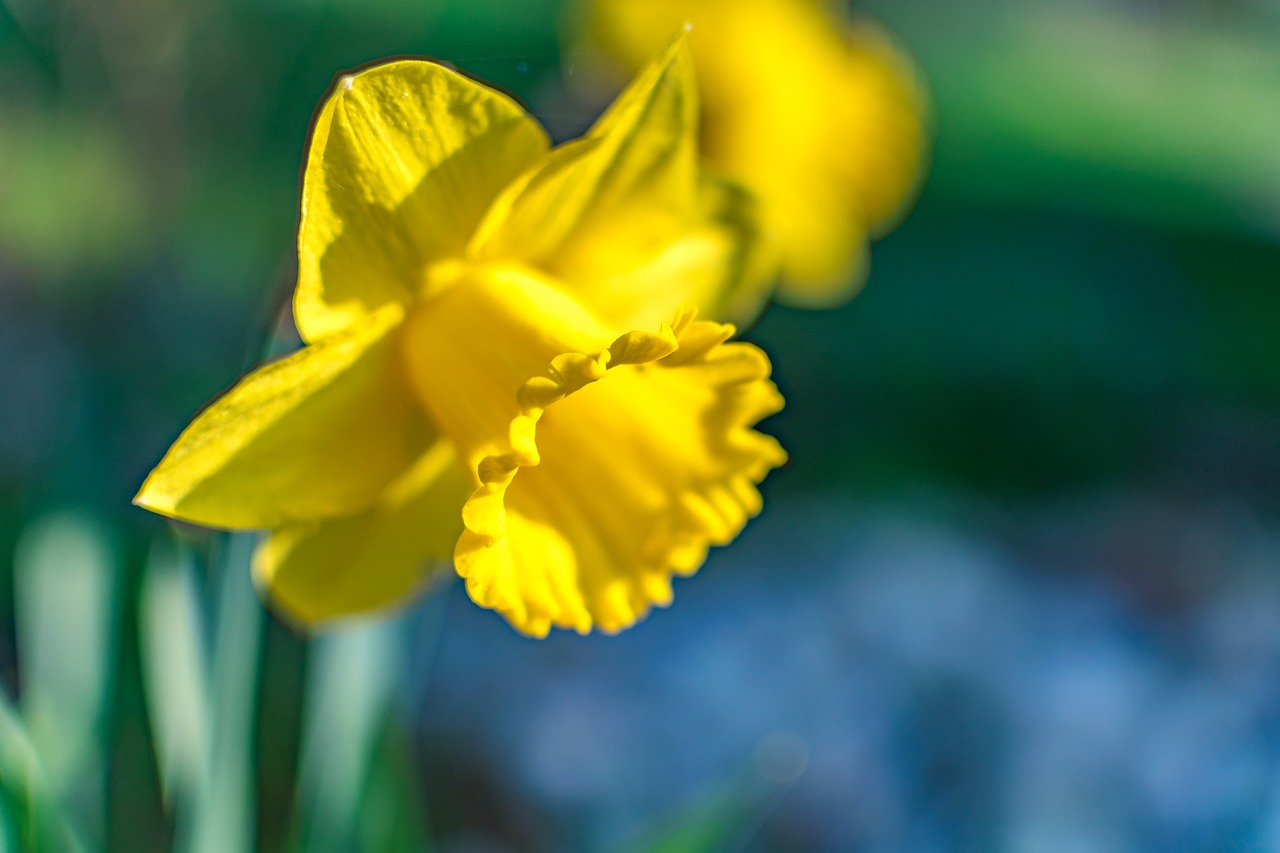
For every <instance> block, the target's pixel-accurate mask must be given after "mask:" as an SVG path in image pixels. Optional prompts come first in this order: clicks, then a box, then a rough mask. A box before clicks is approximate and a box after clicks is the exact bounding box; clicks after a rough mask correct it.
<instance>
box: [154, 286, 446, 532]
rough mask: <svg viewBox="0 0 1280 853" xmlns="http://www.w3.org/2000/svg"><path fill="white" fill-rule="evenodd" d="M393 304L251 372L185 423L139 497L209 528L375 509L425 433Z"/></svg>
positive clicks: (265, 524)
mask: <svg viewBox="0 0 1280 853" xmlns="http://www.w3.org/2000/svg"><path fill="white" fill-rule="evenodd" d="M402 317H403V314H402V312H401V310H400V309H399V308H398V307H395V306H389V307H387V308H384V309H383V310H382V311H380V312H379V313H377V314H374V315H372V316H371V317H370V318H369V319H368V320H367V322H365V323H363V324H361V325H359V326H356V327H353V328H351V329H349V330H347V331H345V332H342V333H340V334H335V335H331V336H329V337H327V338H324V339H323V340H321V341H319V342H317V343H314V344H312V345H310V346H308V347H305V348H303V349H302V350H299V351H298V352H296V353H294V354H292V355H290V356H288V357H286V358H283V359H281V360H279V361H274V362H270V363H268V364H266V365H264V366H262V367H259V368H257V369H255V370H254V371H253V372H251V373H249V374H248V375H247V376H245V377H244V378H243V379H242V380H240V382H239V383H238V384H237V385H235V387H233V388H232V389H231V390H230V391H228V392H227V393H226V394H225V395H223V396H222V397H221V398H219V399H218V400H217V401H215V402H214V403H212V404H211V405H210V406H209V407H208V408H207V409H205V410H204V411H203V412H202V413H201V414H200V415H199V417H197V418H196V419H195V421H194V422H193V423H192V424H191V425H190V426H188V427H187V428H186V430H184V431H183V433H182V435H180V436H179V437H178V440H177V441H176V442H174V444H173V447H171V448H170V449H169V452H168V453H167V454H166V455H165V457H164V459H163V460H162V461H161V462H160V464H159V465H158V466H156V469H155V470H154V471H152V472H151V474H150V476H148V477H147V480H146V482H145V483H144V484H143V486H142V489H141V490H140V491H139V492H138V495H137V497H135V498H134V503H137V504H139V505H141V506H144V507H146V508H147V509H150V510H152V511H154V512H158V513H161V514H163V515H168V516H171V517H173V518H178V519H182V520H184V521H190V522H194V523H196V524H204V525H208V526H211V527H230V528H258V527H273V526H276V525H278V524H281V523H283V522H286V521H290V520H294V519H303V518H314V517H328V516H335V515H344V514H348V513H352V512H356V511H359V510H361V509H364V508H365V507H367V506H369V505H370V504H371V503H372V502H373V501H374V500H375V499H376V498H377V497H378V495H379V494H380V493H381V492H382V490H383V488H384V487H385V486H386V484H387V483H388V482H389V481H390V480H391V479H392V477H394V476H395V475H396V474H397V473H399V472H400V471H402V470H404V468H405V467H406V466H408V465H409V464H410V463H411V462H412V460H413V458H414V451H415V448H416V447H420V446H422V444H423V443H425V442H426V441H427V434H428V432H429V427H428V426H427V425H426V423H425V422H424V420H423V418H422V417H421V415H420V414H419V413H418V412H417V411H416V409H415V407H414V406H413V405H412V404H411V403H410V402H409V397H408V396H407V394H406V389H405V386H404V384H403V380H402V379H401V371H400V367H399V364H398V361H397V349H396V346H395V337H396V330H397V328H398V326H399V321H400V320H401V319H402Z"/></svg>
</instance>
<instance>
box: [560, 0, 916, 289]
mask: <svg viewBox="0 0 1280 853" xmlns="http://www.w3.org/2000/svg"><path fill="white" fill-rule="evenodd" d="M581 2H582V3H583V4H584V16H583V17H584V22H583V31H584V33H585V41H586V43H587V45H588V46H589V47H592V48H596V50H593V51H588V53H587V54H586V58H588V59H589V58H590V57H591V56H592V55H596V54H598V53H600V52H601V51H603V53H604V54H606V55H608V56H611V57H613V59H614V60H615V61H617V62H619V63H621V65H622V66H623V67H636V66H637V65H638V64H639V63H641V62H642V61H643V60H644V58H645V57H646V56H647V54H648V52H649V51H651V50H652V49H653V48H654V46H655V45H657V44H660V43H661V41H662V39H663V38H665V36H666V34H667V33H668V32H670V31H671V29H672V28H673V27H676V26H679V25H680V24H681V23H682V22H686V21H687V22H690V23H692V25H693V26H692V34H691V37H690V46H691V49H692V52H693V57H694V63H695V65H696V67H697V72H698V80H699V83H700V85H701V87H702V99H703V111H704V116H703V136H702V146H703V153H704V155H705V157H706V158H707V161H708V163H709V164H711V165H712V166H713V167H714V168H716V169H718V170H721V171H723V172H724V173H725V174H728V175H731V176H733V177H734V178H736V179H738V180H740V181H742V182H743V183H744V184H746V185H747V186H748V187H749V188H750V189H751V190H753V191H754V192H755V193H756V194H757V195H758V196H759V198H760V200H761V207H762V210H763V212H764V217H765V223H766V228H767V232H768V234H770V235H771V236H773V237H774V238H775V239H776V242H777V243H778V245H779V247H780V250H781V254H782V282H781V285H780V288H779V291H778V295H779V298H781V299H782V300H783V301H786V302H789V303H792V304H795V305H800V306H806V307H822V306H827V305H832V304H835V303H838V302H840V301H842V300H843V299H846V298H847V297H849V296H851V295H852V294H853V293H854V292H856V291H857V289H858V288H859V287H860V286H861V284H862V281H863V278H864V276H865V271H866V254H867V241H868V239H869V238H870V237H875V236H878V235H880V234H881V233H883V232H884V231H887V230H889V229H890V228H891V227H892V226H893V225H894V224H896V221H897V219H898V218H899V217H900V216H901V215H902V213H903V211H904V208H905V206H906V205H907V204H908V203H909V202H910V200H911V199H912V198H913V197H914V194H915V190H916V187H917V184H918V183H919V180H920V178H921V174H922V169H923V163H924V152H925V145H926V136H927V133H926V130H925V118H924V117H925V114H926V108H925V99H924V97H923V95H922V93H921V90H920V87H919V85H918V83H917V79H916V76H915V74H914V71H913V68H912V65H911V63H910V61H909V60H908V59H907V58H906V57H905V56H904V55H903V54H902V53H901V52H899V51H898V50H897V49H896V48H895V47H894V46H893V45H892V44H891V43H890V41H889V40H888V38H887V37H886V36H885V34H884V33H883V31H882V30H880V29H879V28H878V27H876V26H874V25H872V24H870V23H859V24H857V25H851V24H848V23H846V22H844V21H843V20H841V18H840V17H839V15H838V10H837V8H836V4H835V3H834V2H831V0H646V2H643V3H639V2H619V0H581ZM587 76H589V77H591V78H592V79H598V78H599V75H587ZM605 76H606V77H608V75H605Z"/></svg>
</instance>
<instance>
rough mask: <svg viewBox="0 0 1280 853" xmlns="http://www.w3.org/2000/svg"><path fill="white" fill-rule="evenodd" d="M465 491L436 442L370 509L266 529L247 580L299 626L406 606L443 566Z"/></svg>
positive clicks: (461, 476)
mask: <svg viewBox="0 0 1280 853" xmlns="http://www.w3.org/2000/svg"><path fill="white" fill-rule="evenodd" d="M471 490H472V483H471V479H470V477H469V476H468V475H467V474H466V472H465V471H463V470H462V468H461V466H459V465H458V463H457V457H456V455H455V453H454V451H453V448H452V446H451V445H450V444H449V443H448V442H446V441H438V442H436V443H435V444H434V445H433V446H432V447H431V449H430V450H428V451H427V452H426V453H424V454H423V455H422V456H421V457H420V458H419V459H418V461H417V462H416V463H415V464H414V466H413V467H412V468H410V469H409V470H408V471H407V472H406V473H405V474H404V476H402V477H401V478H399V479H398V480H397V481H396V482H395V483H394V484H392V485H391V486H390V487H389V488H388V489H387V492H386V494H385V495H384V497H383V498H382V499H381V500H380V501H378V503H377V504H375V505H374V506H373V507H372V508H371V509H368V510H366V511H365V512H363V513H359V514H357V515H353V516H346V517H343V518H335V519H326V520H316V521H309V522H295V523H290V524H286V525H284V526H283V527H280V528H277V529H276V530H273V531H272V532H271V534H270V536H269V537H268V538H266V539H264V540H263V542H262V544H261V545H260V546H259V547H258V550H257V552H256V553H255V554H254V562H253V572H254V580H255V582H256V583H257V585H258V587H259V589H260V590H261V591H262V594H263V597H264V598H266V599H268V600H269V601H270V602H271V603H272V605H273V606H274V607H275V608H276V609H277V610H278V611H279V612H280V613H281V614H282V615H283V616H284V617H285V618H287V619H289V620H291V621H293V622H295V623H298V624H301V625H305V626H316V625H318V624H320V623H323V622H327V621H330V620H334V619H340V618H343V617H347V616H354V615H357V614H360V613H365V612H369V611H373V610H378V609H380V608H383V607H387V606H393V605H396V604H399V603H402V602H405V601H407V600H409V599H410V598H411V597H412V596H414V595H415V594H416V593H417V592H418V591H419V590H420V589H421V588H422V587H423V586H424V585H425V584H426V583H427V582H428V581H429V580H430V578H431V577H432V576H433V572H434V570H436V569H438V568H440V567H441V566H443V565H447V563H448V560H449V558H450V556H452V554H453V547H454V543H455V542H457V540H458V534H459V533H460V532H461V530H462V515H461V509H462V504H463V502H464V501H465V500H466V498H467V495H468V494H469V493H470V492H471Z"/></svg>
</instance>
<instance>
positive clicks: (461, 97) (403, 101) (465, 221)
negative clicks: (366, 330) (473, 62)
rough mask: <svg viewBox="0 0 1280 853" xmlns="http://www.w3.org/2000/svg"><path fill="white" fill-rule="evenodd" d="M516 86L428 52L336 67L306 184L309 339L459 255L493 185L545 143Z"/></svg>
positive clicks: (299, 315) (304, 309)
mask: <svg viewBox="0 0 1280 853" xmlns="http://www.w3.org/2000/svg"><path fill="white" fill-rule="evenodd" d="M547 144H548V143H547V139H546V135H545V134H544V133H543V131H542V129H541V128H540V127H538V125H537V124H536V123H535V122H534V121H533V120H532V119H530V118H529V117H528V116H527V115H526V114H525V113H524V111H523V110H522V109H521V108H520V106H519V105H518V104H516V103H515V102H514V101H513V100H511V98H509V97H507V96H506V95H504V94H502V93H500V92H497V91H494V90H493V89H490V88H488V87H486V86H484V85H482V84H480V83H477V82H476V81H474V80H471V79H469V78H467V77H464V76H463V75H461V74H458V73H457V72H455V71H451V70H450V69H448V68H445V67H444V66H441V65H438V64H436V63H433V62H427V61H423V60H402V61H398V62H391V63H388V64H385V65H379V66H377V67H374V68H370V69H367V70H365V71H360V72H358V73H355V74H351V75H348V76H345V77H343V78H341V79H340V80H339V81H338V83H337V85H336V87H335V89H334V91H333V93H332V94H331V95H330V96H329V98H328V100H327V101H325V103H324V106H323V107H322V108H321V110H320V112H319V114H318V115H317V116H316V119H315V123H314V126H313V128H312V134H311V143H310V148H309V150H308V153H307V163H306V170H305V172H304V176H303V185H302V212H301V221H300V225H299V229H298V288H297V291H296V293H295V295H294V314H295V317H296V320H297V324H298V328H299V330H300V331H301V333H302V336H303V338H304V339H305V340H307V341H314V340H317V339H319V338H320V337H323V336H324V335H327V334H330V333H332V332H334V331H336V330H338V329H341V328H343V327H345V326H346V325H348V324H350V323H352V322H355V321H356V320H358V319H359V318H361V317H363V316H365V315H367V314H368V313H370V312H371V311H374V310H376V309H377V308H378V307H379V306H381V305H384V304H387V303H389V302H405V301H407V300H409V299H410V298H411V296H412V293H413V292H414V291H415V290H416V288H417V287H418V285H419V283H420V282H419V279H420V277H421V275H422V271H423V269H424V268H425V267H426V265H428V264H429V263H431V262H432V261H435V260H438V259H440V258H444V257H449V256H454V255H459V254H461V253H462V251H463V249H464V247H465V246H466V244H467V241H468V240H469V239H470V238H471V235H472V232H473V230H474V229H475V227H476V225H477V223H478V222H479V221H480V218H481V216H482V215H483V213H484V211H485V210H486V208H488V206H489V205H490V204H491V203H492V202H493V200H494V198H495V197H496V196H497V195H498V193H499V192H500V191H501V190H502V188H503V187H505V186H506V185H507V184H508V183H510V182H511V181H512V180H513V179H514V178H516V177H517V176H518V175H520V174H521V173H522V172H523V171H525V170H526V169H527V168H529V167H530V166H531V165H533V164H534V163H535V162H537V160H538V159H539V158H540V157H542V156H543V154H544V153H545V152H546V149H547Z"/></svg>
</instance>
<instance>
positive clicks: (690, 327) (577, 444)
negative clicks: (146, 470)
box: [135, 39, 786, 636]
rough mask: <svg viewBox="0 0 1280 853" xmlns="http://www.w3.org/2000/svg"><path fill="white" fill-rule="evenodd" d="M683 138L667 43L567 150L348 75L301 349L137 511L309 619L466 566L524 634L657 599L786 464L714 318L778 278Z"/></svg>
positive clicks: (768, 385)
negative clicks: (211, 549) (770, 275)
mask: <svg viewBox="0 0 1280 853" xmlns="http://www.w3.org/2000/svg"><path fill="white" fill-rule="evenodd" d="M697 123H698V119H697V95H696V87H695V84H694V80H693V76H692V68H691V63H690V60H689V56H688V52H687V48H686V47H685V45H684V43H683V40H681V39H676V40H675V41H673V42H672V43H671V44H670V46H669V47H668V48H667V49H666V50H664V51H663V52H662V53H661V54H660V55H659V56H657V57H656V58H655V59H654V60H653V61H652V62H651V63H649V65H648V66H647V67H646V68H645V69H644V70H642V71H641V73H640V74H639V75H638V76H637V78H636V79H635V81H634V82H633V83H632V84H631V85H630V86H629V87H628V88H627V89H626V90H625V91H624V92H623V93H622V95H621V96H620V97H619V98H618V99H617V101H616V102H615V103H614V104H613V105H612V106H611V107H610V109H609V110H608V111H607V112H606V113H605V114H604V115H603V116H602V117H601V119H600V120H599V121H598V122H597V123H596V124H595V126H594V127H593V128H592V129H591V130H590V131H589V132H588V133H587V134H586V135H585V136H584V137H583V138H582V139H579V140H575V141H573V142H570V143H567V144H565V145H562V146H559V147H556V148H552V147H551V146H550V144H549V142H548V139H547V136H546V134H545V133H544V131H543V130H542V129H541V128H540V127H539V126H538V124H537V123H536V122H534V121H533V120H532V119H531V118H530V117H529V116H528V115H527V114H526V113H525V112H524V110H523V109H522V108H521V107H520V106H519V105H518V104H517V103H516V102H515V101H513V100H512V99H511V98H510V97H508V96H507V95H505V94H503V93H501V92H498V91H496V90H494V89H492V88H489V87H487V86H485V85H483V84H481V83H479V82H476V81H475V80H473V79H470V78H468V77H466V76H463V75H462V74H459V73H457V72H455V71H453V70H450V69H449V68H446V67H445V66H443V65H440V64H436V63H433V62H429V61H419V60H400V61H395V62H389V63H387V64H383V65H379V66H375V67H372V68H368V69H366V70H363V71H361V72H359V73H356V74H352V75H349V76H346V77H343V78H342V79H341V80H340V81H339V82H338V83H337V85H336V86H335V88H334V90H333V92H332V93H331V94H330V96H329V97H328V99H327V100H326V101H325V103H324V105H323V107H322V109H321V110H320V111H319V113H318V114H317V117H316V120H315V123H314V126H313V129H312V136H311V142H310V148H309V152H308V155H307V162H306V166H305V169H304V172H303V187H302V201H301V217H300V225H299V232H298V262H299V269H298V283H297V288H296V291H295V294H294V301H293V311H294V319H295V323H296V325H297V328H298V330H299V333H300V335H301V337H302V339H303V342H304V346H303V348H302V349H300V350H299V351H297V352H295V353H293V354H292V355H289V356H287V357H285V358H283V359H281V360H278V361H274V362H271V363H268V364H265V365H263V366H260V367H258V368H257V369H255V370H254V371H252V372H250V373H249V374H248V375H246V376H245V377H244V378H243V379H242V380H241V381H240V382H239V383H238V384H236V385H235V386H234V387H233V388H231V389H230V390H229V391H228V392H226V394H225V395H223V396H222V397H221V398H220V399H218V400H217V401H215V402H214V403H213V404H211V405H210V406H209V407H208V408H207V409H206V410H205V411H204V412H202V413H201V414H200V415H199V416H198V417H197V418H196V419H195V420H194V421H193V423H191V425H190V426H188V427H187V429H186V430H185V431H184V432H183V433H182V434H181V435H180V436H179V437H178V439H177V441H176V442H175V443H174V445H173V446H172V447H171V448H170V450H169V452H168V453H167V454H166V455H165V457H164V458H163V460H162V461H161V462H160V464H159V465H158V466H157V467H156V469H155V470H154V471H152V472H151V474H150V476H149V477H148V478H147V480H146V482H145V483H144V484H143V486H142V489H141V491H140V492H139V493H138V496H137V497H136V498H135V502H136V503H138V504H140V505H141V506H144V507H146V508H148V509H151V510H153V511H155V512H158V513H161V514H163V515H166V516H170V517H172V518H176V519H182V520H185V521H189V522H194V523H197V524H201V525H207V526H211V527H219V528H231V529H263V530H265V531H266V534H265V535H264V537H263V539H262V540H261V543H260V545H259V547H258V549H257V551H256V553H255V556H254V561H253V572H254V577H255V579H256V582H257V583H258V585H259V587H260V589H261V590H262V592H263V594H264V595H265V596H266V597H267V598H268V599H269V601H271V602H272V603H273V604H274V605H275V606H276V607H277V608H278V609H279V610H280V611H281V612H282V613H283V614H284V615H285V616H286V617H287V618H290V619H292V620H293V621H295V622H298V623H301V624H303V625H315V624H318V623H324V622H327V621H329V620H333V619H337V618H340V617H344V616H349V615H352V614H357V613H363V612H368V611H373V610H378V609H381V608H385V607H389V606H394V605H396V604H397V603H400V602H403V601H405V600H406V599H408V598H409V597H410V596H411V595H413V594H414V593H415V592H416V591H417V590H419V589H420V588H421V587H422V585H423V583H424V581H425V580H426V578H427V577H428V576H429V575H430V574H431V572H432V571H433V567H435V566H439V565H441V564H444V563H446V562H447V561H448V560H449V559H450V558H452V561H453V564H454V566H455V567H456V569H457V572H458V573H459V574H460V575H462V576H463V577H464V578H465V579H466V588H467V591H468V593H469V594H470V595H471V597H472V598H473V599H474V600H475V601H476V602H477V603H478V604H480V605H482V606H484V607H488V608H492V609H494V610H497V611H498V612H500V613H501V614H502V615H503V616H505V617H506V618H507V620H509V621H510V623H511V624H512V625H513V626H514V627H515V628H517V629H518V630H520V631H522V632H525V633H528V634H532V635H539V636H541V635H545V634H546V633H548V631H549V630H550V628H551V627H552V626H558V627H563V628H572V629H575V630H577V631H580V632H584V633H585V632H587V631H590V630H592V629H600V630H604V631H618V630H621V629H623V628H626V627H627V626H629V625H631V624H633V623H634V622H635V621H636V620H637V619H639V618H641V617H643V616H644V615H645V613H646V612H647V611H648V610H649V609H650V608H651V606H653V605H655V604H656V605H666V604H667V603H669V602H670V600H671V595H672V591H671V579H672V576H673V575H684V574H690V573H692V572H694V571H696V570H697V569H698V567H699V566H700V565H701V564H702V563H703V561H704V559H705V558H706V555H707V551H708V549H709V547H710V546H712V545H722V544H725V543H727V542H729V541H730V540H731V539H733V538H734V537H735V536H736V535H737V534H738V532H739V531H740V530H741V529H742V527H743V525H744V524H745V523H746V521H747V520H748V518H750V517H751V516H753V515H755V514H756V513H758V512H759V511H760V508H761V499H760V494H759V492H758V490H757V488H756V487H757V485H758V484H759V482H760V481H761V480H762V479H763V478H764V476H765V475H766V474H767V473H768V471H769V470H771V469H772V468H775V467H777V466H778V465H780V464H782V463H783V462H784V461H785V458H786V457H785V453H784V452H783V451H782V449H781V448H780V447H779V445H778V443H777V442H776V441H775V440H774V439H772V438H771V437H768V436H766V435H764V434H762V433H759V432H757V431H756V430H755V429H754V428H753V427H754V426H755V425H756V423H757V422H758V421H759V420H760V419H762V418H763V417H765V416H767V415H769V414H771V413H773V412H776V411H777V410H778V409H780V408H781V406H782V399H781V397H780V395H779V394H778V392H777V389H776V388H775V386H774V385H773V383H772V382H771V381H770V379H769V375H770V365H769V361H768V359H767V358H766V357H765V355H764V353H763V352H762V351H761V350H759V349H758V348H757V347H755V346H753V345H751V344H747V343H741V342H732V341H730V338H731V337H732V336H733V334H734V328H733V327H732V326H730V325H726V324H721V323H718V322H714V318H716V317H717V316H725V313H726V312H729V311H734V312H735V313H741V312H742V311H743V306H752V305H758V304H759V300H760V299H761V294H762V282H763V281H764V279H765V277H766V275H767V263H763V262H761V260H760V258H761V257H762V255H761V251H762V250H761V247H760V243H759V224H758V221H757V218H756V215H755V212H754V208H753V207H752V205H751V204H750V203H749V198H748V197H747V196H746V194H745V193H743V192H742V191H741V190H740V189H738V188H737V187H736V186H734V185H732V184H730V183H727V182H725V181H723V180H720V179H718V178H715V177H712V176H709V175H706V174H704V173H703V172H702V171H701V169H700V168H699V165H698V155H697V140H696V135H695V130H696V127H697ZM734 306H736V307H734ZM699 310H701V311H702V313H703V316H704V317H705V316H709V317H711V318H712V319H710V320H708V319H699V318H698V317H697V314H698V311H699Z"/></svg>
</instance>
